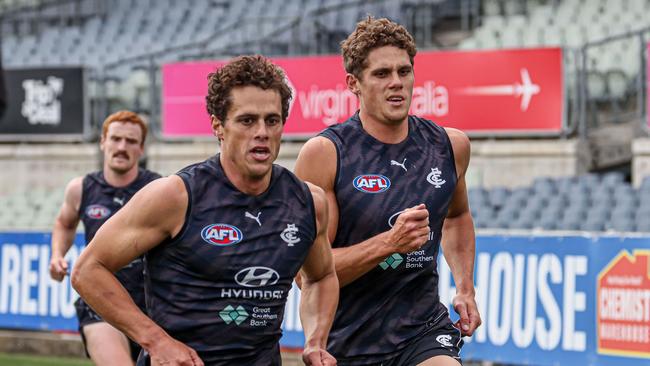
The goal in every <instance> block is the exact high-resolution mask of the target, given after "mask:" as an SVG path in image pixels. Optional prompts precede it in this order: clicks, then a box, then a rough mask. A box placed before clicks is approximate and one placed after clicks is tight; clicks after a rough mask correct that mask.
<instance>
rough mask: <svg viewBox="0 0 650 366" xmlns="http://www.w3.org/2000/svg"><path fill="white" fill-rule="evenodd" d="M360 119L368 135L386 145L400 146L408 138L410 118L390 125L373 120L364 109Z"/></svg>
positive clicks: (360, 112)
mask: <svg viewBox="0 0 650 366" xmlns="http://www.w3.org/2000/svg"><path fill="white" fill-rule="evenodd" d="M359 118H360V119H361V125H362V126H363V129H364V130H365V131H366V133H367V134H369V135H370V136H372V137H374V138H375V139H377V140H379V141H381V142H383V143H385V144H399V143H400V142H402V141H404V140H405V139H406V138H407V137H408V133H409V126H408V117H407V118H404V120H403V121H401V122H397V123H388V122H385V121H379V120H377V119H375V118H373V117H372V116H370V115H369V114H367V113H365V111H364V110H363V109H362V110H360V111H359Z"/></svg>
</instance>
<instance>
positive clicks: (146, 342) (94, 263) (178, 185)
mask: <svg viewBox="0 0 650 366" xmlns="http://www.w3.org/2000/svg"><path fill="white" fill-rule="evenodd" d="M187 202H188V198H187V192H186V190H185V187H184V185H183V182H182V180H181V179H180V178H179V177H178V176H171V177H168V178H161V179H159V180H156V181H154V182H152V183H151V184H149V185H147V186H146V187H145V188H143V189H142V190H140V191H139V192H138V193H137V194H136V195H134V196H133V198H132V199H131V200H130V201H129V202H128V203H127V204H126V206H124V208H122V209H121V210H120V211H118V212H117V213H116V214H115V215H114V216H113V217H111V218H110V219H109V220H108V221H107V222H106V223H105V224H104V225H102V227H101V228H100V229H99V231H97V234H96V235H95V237H94V238H93V240H92V241H91V242H90V244H89V245H88V247H87V248H86V249H85V250H84V251H83V253H82V255H81V256H80V257H79V259H78V261H77V263H76V264H75V268H74V271H73V274H72V285H73V286H74V288H75V289H76V290H77V292H79V294H80V295H81V296H82V297H83V298H84V300H86V302H87V303H88V304H89V305H90V306H92V308H93V309H94V310H95V311H96V312H97V313H98V314H100V315H101V316H102V318H103V319H105V320H106V321H107V322H109V323H111V324H112V325H113V326H115V327H116V328H118V329H120V330H121V331H122V332H124V333H125V334H126V335H127V336H129V337H130V338H131V339H133V340H134V341H136V342H137V343H139V344H140V345H142V347H143V348H144V349H145V350H147V351H148V352H149V354H150V355H151V359H152V364H153V365H159V364H160V365H162V364H164V365H203V363H202V362H201V361H200V360H199V358H198V356H197V354H196V352H195V351H194V350H192V349H191V348H189V347H187V346H185V345H184V344H182V343H180V342H178V341H176V340H174V339H172V338H171V337H170V336H169V335H168V334H167V333H166V332H165V331H164V330H163V329H162V328H160V327H159V326H158V325H156V324H155V323H154V322H153V321H152V320H151V319H149V318H148V317H147V316H146V315H145V314H144V313H143V312H142V311H141V310H140V309H139V308H138V306H137V305H136V304H135V303H134V302H133V300H132V299H131V297H130V296H129V294H128V292H127V291H126V290H125V289H124V287H122V285H121V284H120V283H119V281H118V280H117V279H116V278H115V276H114V275H113V273H115V272H116V271H117V270H119V269H120V268H122V267H124V266H125V265H127V264H128V263H130V262H131V261H133V260H134V259H135V258H137V257H139V256H141V255H142V254H144V253H145V252H147V251H148V250H150V249H152V248H154V247H155V246H157V245H158V244H160V243H161V242H163V241H164V240H165V239H167V238H170V237H173V236H174V235H176V234H177V233H178V232H179V231H180V229H181V227H182V225H183V223H184V220H185V212H186V210H187Z"/></svg>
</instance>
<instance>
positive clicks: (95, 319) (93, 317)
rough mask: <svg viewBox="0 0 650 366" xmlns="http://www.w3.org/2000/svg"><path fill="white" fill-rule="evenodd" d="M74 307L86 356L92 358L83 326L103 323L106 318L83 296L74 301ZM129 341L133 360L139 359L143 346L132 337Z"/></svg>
mask: <svg viewBox="0 0 650 366" xmlns="http://www.w3.org/2000/svg"><path fill="white" fill-rule="evenodd" d="M74 308H75V310H76V311H77V320H78V321H79V334H81V340H82V341H83V344H84V350H85V351H86V356H87V357H88V358H90V355H89V354H88V346H87V344H86V336H85V334H84V331H83V327H85V326H86V325H90V324H94V323H103V322H104V319H102V317H101V316H99V314H97V313H96V312H95V310H93V309H92V308H91V307H90V305H88V304H86V302H85V301H83V299H82V298H78V299H77V301H75V303H74ZM126 339H128V341H129V351H130V352H131V359H132V360H133V361H135V360H137V359H138V355H139V354H140V350H141V349H142V347H140V345H139V344H137V343H135V342H133V341H132V340H131V339H130V338H128V337H127V338H126Z"/></svg>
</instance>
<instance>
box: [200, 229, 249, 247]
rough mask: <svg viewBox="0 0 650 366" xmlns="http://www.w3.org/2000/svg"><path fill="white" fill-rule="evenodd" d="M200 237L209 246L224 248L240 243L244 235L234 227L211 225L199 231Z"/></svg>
mask: <svg viewBox="0 0 650 366" xmlns="http://www.w3.org/2000/svg"><path fill="white" fill-rule="evenodd" d="M201 237H202V238H203V240H205V241H206V242H207V243H209V244H212V245H216V246H220V247H225V246H229V245H235V244H237V243H239V242H240V241H242V239H244V234H242V232H241V230H239V229H238V228H237V227H236V226H232V225H228V224H211V225H208V226H206V227H204V228H203V230H201Z"/></svg>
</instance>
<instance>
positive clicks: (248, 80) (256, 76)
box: [205, 55, 292, 122]
mask: <svg viewBox="0 0 650 366" xmlns="http://www.w3.org/2000/svg"><path fill="white" fill-rule="evenodd" d="M238 86H257V87H259V88H262V89H264V90H268V89H271V90H275V91H277V92H278V93H279V94H280V100H281V101H282V122H286V120H287V117H288V116H289V103H290V101H291V97H292V96H291V89H290V88H289V85H287V82H286V80H285V74H284V71H282V69H281V68H280V67H278V66H276V65H274V64H273V63H271V61H269V60H268V59H267V58H266V57H264V56H260V55H254V56H239V57H237V58H234V59H233V60H231V61H230V62H228V63H227V64H226V65H224V66H222V67H221V68H219V69H218V70H216V71H215V72H213V73H210V75H208V96H206V97H205V101H206V105H207V110H208V113H209V114H210V115H214V116H215V117H217V118H218V119H219V120H220V121H222V122H224V121H225V120H226V114H227V113H228V109H229V108H230V103H231V98H232V96H231V94H230V91H231V90H232V89H233V88H235V87H238Z"/></svg>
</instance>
